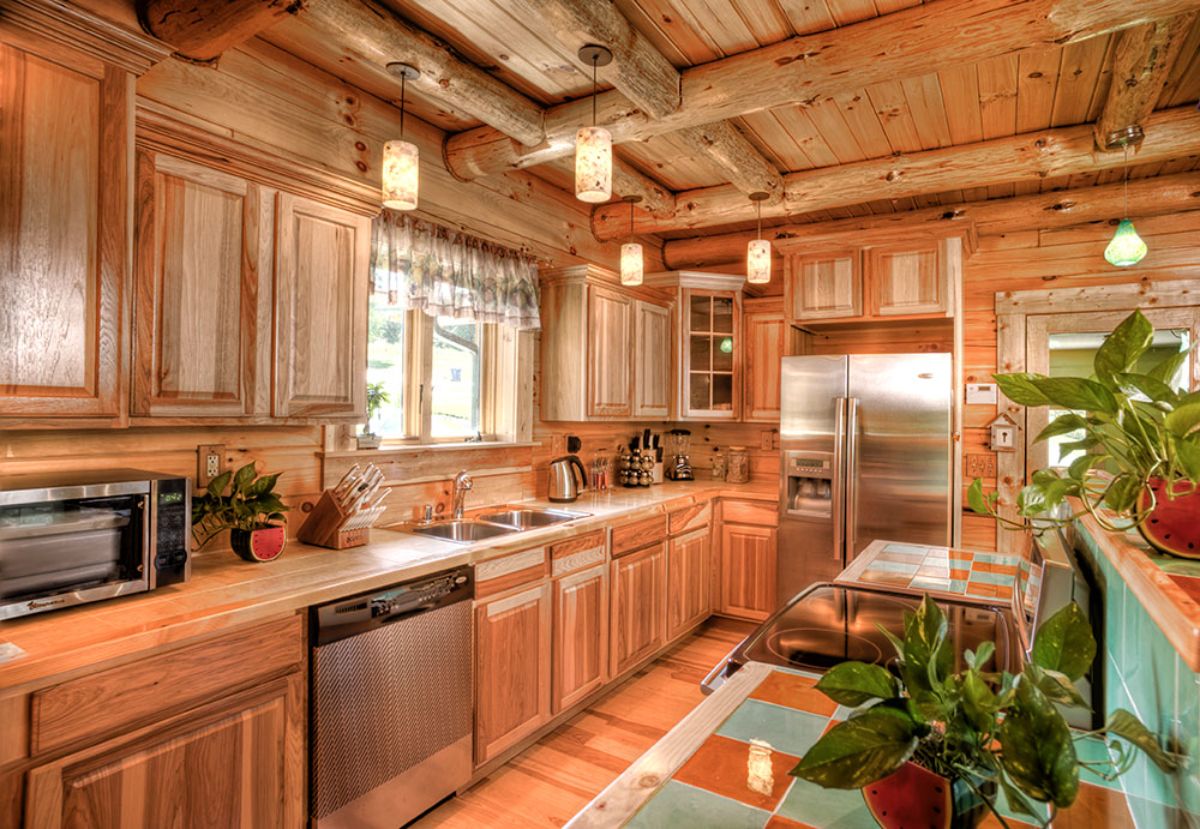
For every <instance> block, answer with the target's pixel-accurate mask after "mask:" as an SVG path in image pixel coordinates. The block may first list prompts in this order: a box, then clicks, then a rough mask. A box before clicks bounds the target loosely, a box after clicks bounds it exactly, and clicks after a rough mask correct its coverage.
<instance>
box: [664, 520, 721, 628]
mask: <svg viewBox="0 0 1200 829" xmlns="http://www.w3.org/2000/svg"><path fill="white" fill-rule="evenodd" d="M711 585H712V538H711V535H710V534H709V529H708V527H702V528H701V529H699V530H695V531H693V532H690V533H688V534H687V535H681V536H679V537H678V538H672V539H671V540H670V542H668V544H667V641H671V640H673V639H676V638H677V637H679V636H682V635H683V634H684V633H687V632H688V631H689V630H691V629H692V628H694V627H695V626H696V625H698V624H700V623H701V622H703V621H704V620H705V619H707V618H708V615H709V613H711V612H712V599H711V596H710V586H711Z"/></svg>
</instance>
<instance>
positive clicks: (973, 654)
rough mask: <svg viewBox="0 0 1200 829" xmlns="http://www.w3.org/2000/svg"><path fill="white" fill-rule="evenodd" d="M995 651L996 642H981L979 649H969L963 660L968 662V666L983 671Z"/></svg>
mask: <svg viewBox="0 0 1200 829" xmlns="http://www.w3.org/2000/svg"><path fill="white" fill-rule="evenodd" d="M995 652H996V643H995V642H980V643H979V648H978V649H977V650H973V651H972V650H968V651H966V653H964V654H963V661H965V662H966V663H967V667H969V668H974V669H975V670H979V671H981V670H983V666H984V665H986V664H987V662H988V660H989V659H991V658H992V654H994V653H995Z"/></svg>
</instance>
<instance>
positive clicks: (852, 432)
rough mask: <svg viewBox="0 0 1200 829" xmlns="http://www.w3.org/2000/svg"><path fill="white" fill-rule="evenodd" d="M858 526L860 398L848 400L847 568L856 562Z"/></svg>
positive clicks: (849, 398)
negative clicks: (856, 531)
mask: <svg viewBox="0 0 1200 829" xmlns="http://www.w3.org/2000/svg"><path fill="white" fill-rule="evenodd" d="M857 526H858V398H857V397H848V398H846V529H845V534H846V558H845V564H846V566H849V565H850V562H851V561H853V560H854V556H855V554H856V552H855V545H856V540H855V537H854V536H855V533H854V530H855V528H856V527H857Z"/></svg>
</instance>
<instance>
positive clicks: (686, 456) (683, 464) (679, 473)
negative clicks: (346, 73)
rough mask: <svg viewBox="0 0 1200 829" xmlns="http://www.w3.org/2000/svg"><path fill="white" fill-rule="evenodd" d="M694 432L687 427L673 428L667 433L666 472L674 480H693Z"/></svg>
mask: <svg viewBox="0 0 1200 829" xmlns="http://www.w3.org/2000/svg"><path fill="white" fill-rule="evenodd" d="M691 453H692V433H691V432H690V431H689V430H687V429H672V430H671V431H670V432H668V433H667V462H666V464H665V465H664V466H665V468H664V474H665V475H666V477H667V478H669V479H671V480H672V481H692V480H695V476H694V475H693V474H692V457H691Z"/></svg>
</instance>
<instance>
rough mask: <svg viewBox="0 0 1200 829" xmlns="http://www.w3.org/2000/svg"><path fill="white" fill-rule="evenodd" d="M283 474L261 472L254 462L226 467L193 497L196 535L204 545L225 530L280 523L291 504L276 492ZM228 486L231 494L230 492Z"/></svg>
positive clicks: (255, 527) (247, 529) (193, 527)
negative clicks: (197, 495) (286, 504)
mask: <svg viewBox="0 0 1200 829" xmlns="http://www.w3.org/2000/svg"><path fill="white" fill-rule="evenodd" d="M278 480H279V475H278V474H275V475H261V476H260V475H258V474H257V471H256V469H255V465H254V462H253V461H251V462H250V463H248V464H246V465H245V466H243V467H242V468H241V469H239V470H237V471H236V472H232V471H228V470H227V471H225V472H222V473H221V474H220V475H218V476H217V477H215V478H213V479H212V480H211V481H209V482H208V486H207V487H206V488H205V490H204V493H203V494H202V495H200V497H198V498H193V499H192V538H194V539H195V540H196V546H197V547H202V546H204V545H205V544H207V543H208V542H209V541H211V540H212V539H213V538H214V537H216V536H217V535H218V534H220V533H221V532H223V531H225V530H245V531H247V532H249V531H251V530H261V529H265V528H267V527H272V526H278V525H279V524H280V523H281V522H283V521H284V520H285V519H286V516H285V515H284V513H285V512H286V511H287V509H288V507H287V506H285V505H284V503H283V501H281V500H280V499H279V495H278V494H276V492H275V482H276V481H278ZM226 490H228V494H226Z"/></svg>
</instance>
